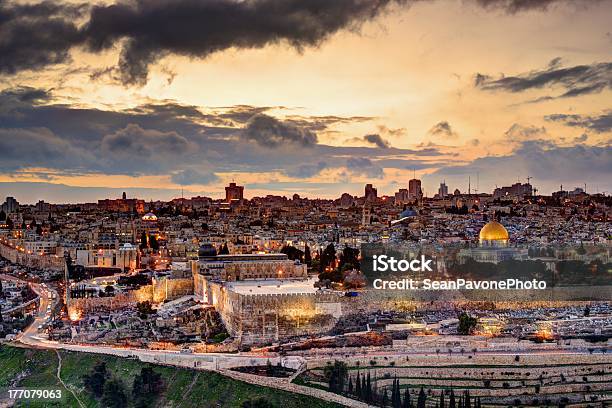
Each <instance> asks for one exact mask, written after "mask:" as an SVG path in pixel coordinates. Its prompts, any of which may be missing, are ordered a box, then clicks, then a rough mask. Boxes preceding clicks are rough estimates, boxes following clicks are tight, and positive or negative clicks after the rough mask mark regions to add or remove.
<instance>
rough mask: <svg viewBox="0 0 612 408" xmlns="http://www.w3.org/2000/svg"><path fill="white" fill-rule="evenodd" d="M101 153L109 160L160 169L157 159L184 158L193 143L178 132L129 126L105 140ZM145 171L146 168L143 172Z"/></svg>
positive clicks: (103, 140)
mask: <svg viewBox="0 0 612 408" xmlns="http://www.w3.org/2000/svg"><path fill="white" fill-rule="evenodd" d="M101 151H102V153H103V154H104V155H105V157H106V158H107V159H109V160H112V161H117V162H121V163H126V162H128V163H134V164H136V163H137V164H138V167H139V166H140V165H141V163H143V162H146V163H148V165H154V166H159V165H160V162H159V161H158V160H157V159H161V158H164V159H166V160H167V159H171V158H173V157H174V158H180V157H182V156H184V155H185V154H187V153H188V151H189V141H188V140H187V139H186V138H184V137H183V136H181V135H179V134H178V133H176V132H160V131H158V130H154V129H143V128H141V127H140V126H138V125H136V124H133V123H131V124H129V125H127V126H126V127H125V128H124V129H121V130H119V131H117V132H115V133H113V134H110V135H106V136H104V138H103V139H102V143H101ZM141 170H144V169H141Z"/></svg>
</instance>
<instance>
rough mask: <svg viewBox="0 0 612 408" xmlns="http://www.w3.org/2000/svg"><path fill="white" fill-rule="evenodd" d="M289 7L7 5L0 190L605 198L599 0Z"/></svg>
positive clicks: (605, 95) (23, 196)
mask: <svg viewBox="0 0 612 408" xmlns="http://www.w3.org/2000/svg"><path fill="white" fill-rule="evenodd" d="M283 4H284V5H283V6H282V7H280V6H278V5H275V2H273V1H271V0H265V1H257V2H245V3H234V2H230V1H217V2H209V3H206V2H205V3H202V2H195V1H190V0H181V1H178V2H165V1H159V2H156V3H155V5H151V4H149V5H146V6H145V5H144V3H140V2H136V3H134V4H132V5H129V4H128V3H117V4H113V2H110V1H104V2H100V3H99V4H98V5H96V6H94V7H92V6H89V5H79V4H78V3H77V2H74V1H63V2H55V3H53V4H52V3H38V4H35V5H30V6H26V5H25V4H24V3H22V2H14V3H12V4H3V5H1V6H0V16H2V17H3V18H1V19H0V21H2V22H0V33H3V34H5V35H3V38H4V40H3V41H4V42H3V43H0V44H1V45H0V57H1V58H0V78H2V85H1V86H0V159H1V160H0V162H1V164H0V171H1V172H0V196H2V197H4V196H15V197H16V198H17V199H18V200H19V201H21V202H36V201H37V200H39V199H43V200H46V201H51V202H57V203H62V202H65V203H69V202H89V201H96V200H97V199H102V198H112V197H118V196H120V194H121V192H123V191H126V192H128V195H130V196H132V197H134V196H137V197H139V198H143V199H145V200H147V201H148V200H150V199H153V200H158V199H161V200H169V199H172V198H176V197H180V196H181V191H184V195H185V197H188V196H193V195H206V196H210V197H213V198H220V197H223V194H224V190H223V188H224V187H225V186H226V185H227V184H229V183H230V182H231V181H235V182H237V183H238V184H240V185H244V186H245V189H246V194H245V196H246V197H253V196H265V195H267V194H275V195H286V196H291V195H292V194H294V193H297V194H300V195H301V196H305V197H309V198H337V197H339V196H340V195H341V194H342V193H344V192H347V193H349V194H352V195H361V194H362V193H363V186H364V185H365V184H373V185H374V187H376V188H377V189H378V192H379V195H393V193H394V192H396V191H398V190H399V189H400V188H408V180H409V179H411V178H413V177H415V176H416V178H419V179H422V180H423V190H424V192H425V194H426V195H428V196H430V197H431V196H433V195H434V194H435V193H436V191H437V189H438V186H439V183H440V182H442V181H444V180H445V181H446V184H447V185H448V186H449V190H450V191H451V192H452V191H453V190H454V189H455V188H458V189H460V190H461V191H462V192H465V191H467V187H468V180H469V179H470V178H471V185H472V188H474V187H476V186H477V188H478V190H479V192H492V191H493V189H494V188H495V186H496V185H497V186H503V185H511V184H513V183H516V182H517V180H519V181H520V182H525V181H527V177H531V178H533V180H532V184H533V185H534V186H535V187H537V188H538V191H539V193H541V194H550V193H551V192H553V191H556V190H558V189H559V187H560V185H561V184H562V185H563V186H564V189H573V188H574V187H584V184H585V183H586V184H587V190H588V191H589V192H604V191H607V192H608V193H609V192H610V191H612V184H610V183H611V182H610V177H609V176H610V174H612V149H611V148H610V141H611V138H610V135H611V130H612V113H611V112H612V111H611V110H610V109H611V107H610V104H609V100H610V94H611V89H612V86H611V84H612V62H610V61H609V56H610V51H611V50H612V34H611V33H610V31H609V27H608V22H609V21H610V19H612V7H611V6H612V3H611V2H610V1H600V2H588V3H585V2H571V1H554V0H546V1H534V2H527V3H526V2H522V1H514V0H499V1H491V0H487V1H483V0H474V1H448V2H444V1H431V2H414V1H382V0H379V1H375V2H364V1H359V0H345V1H342V2H337V3H333V4H328V3H326V2H302V1H298V0H295V1H289V2H285V3H283ZM227 10H231V12H232V13H233V15H234V16H239V17H235V20H233V21H225V20H223V18H224V16H225V15H226V14H224V13H225V11H227ZM189 15H195V16H198V18H199V19H200V20H199V21H200V22H201V21H205V22H209V24H199V23H198V24H195V23H191V22H190V20H189V19H186V18H185V16H189ZM41 16H44V17H41ZM48 16H51V17H52V18H48ZM256 21H259V22H262V23H261V24H257V23H256ZM215 22H217V24H216V23H215ZM237 26H239V27H241V29H239V30H238V29H235V27H237ZM431 27H436V29H435V30H432V29H431ZM160 28H162V29H160ZM159 32H164V33H165V34H164V35H160V34H158V33H159ZM41 33H42V34H41ZM33 183H35V184H33Z"/></svg>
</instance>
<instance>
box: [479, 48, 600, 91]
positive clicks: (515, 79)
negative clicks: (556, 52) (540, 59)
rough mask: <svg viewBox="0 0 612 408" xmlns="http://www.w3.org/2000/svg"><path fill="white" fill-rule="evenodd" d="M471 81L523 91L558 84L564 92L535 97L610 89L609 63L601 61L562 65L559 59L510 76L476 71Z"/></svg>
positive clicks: (484, 86) (490, 88) (497, 88)
mask: <svg viewBox="0 0 612 408" xmlns="http://www.w3.org/2000/svg"><path fill="white" fill-rule="evenodd" d="M474 85H475V86H476V87H477V88H480V89H482V90H486V91H507V92H515V93H516V92H523V91H527V90H531V89H541V88H544V87H552V86H558V87H560V88H562V89H563V90H564V92H563V93H562V94H560V95H558V96H555V97H553V96H545V97H542V98H538V99H537V100H535V102H537V101H541V100H546V99H554V98H567V97H574V96H580V95H586V94H592V93H598V92H601V91H603V90H604V89H612V63H611V62H602V63H594V64H591V65H576V66H573V67H567V68H566V67H562V66H561V63H560V59H558V58H556V59H554V60H552V61H551V63H550V64H549V66H548V67H547V68H545V69H543V70H535V71H531V72H528V73H524V74H519V75H514V76H502V77H501V78H493V77H490V76H488V75H483V74H476V77H475V80H474Z"/></svg>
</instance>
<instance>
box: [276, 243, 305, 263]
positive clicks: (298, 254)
mask: <svg viewBox="0 0 612 408" xmlns="http://www.w3.org/2000/svg"><path fill="white" fill-rule="evenodd" d="M280 251H281V253H283V254H285V255H287V258H289V259H291V260H292V261H296V260H297V261H302V260H303V257H304V252H302V251H300V250H299V249H297V248H296V247H294V246H293V245H284V246H283V247H282V248H281V250H280Z"/></svg>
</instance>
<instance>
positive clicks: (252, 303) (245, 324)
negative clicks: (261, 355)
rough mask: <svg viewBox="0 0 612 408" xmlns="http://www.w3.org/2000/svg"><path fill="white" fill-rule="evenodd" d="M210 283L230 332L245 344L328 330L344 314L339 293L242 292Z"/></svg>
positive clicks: (216, 306) (214, 298)
mask: <svg viewBox="0 0 612 408" xmlns="http://www.w3.org/2000/svg"><path fill="white" fill-rule="evenodd" d="M209 285H210V289H211V292H212V303H213V305H214V306H215V308H216V309H217V311H218V312H219V314H220V315H221V319H222V320H223V323H224V324H225V326H226V328H227V330H228V332H229V333H230V334H231V335H232V336H234V337H236V338H237V340H238V341H239V342H241V343H242V344H247V345H250V344H266V343H273V342H277V341H279V340H281V339H286V338H290V337H295V336H303V335H312V334H322V333H326V332H328V331H329V330H330V329H331V328H332V327H333V326H334V325H335V323H336V322H337V320H338V318H339V317H340V316H341V314H342V309H341V303H340V296H339V295H338V294H331V293H321V294H319V293H317V294H311V293H304V294H265V295H241V294H237V293H235V292H232V291H228V290H227V289H226V288H225V287H224V286H223V285H222V284H220V283H210V284H209Z"/></svg>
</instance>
